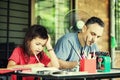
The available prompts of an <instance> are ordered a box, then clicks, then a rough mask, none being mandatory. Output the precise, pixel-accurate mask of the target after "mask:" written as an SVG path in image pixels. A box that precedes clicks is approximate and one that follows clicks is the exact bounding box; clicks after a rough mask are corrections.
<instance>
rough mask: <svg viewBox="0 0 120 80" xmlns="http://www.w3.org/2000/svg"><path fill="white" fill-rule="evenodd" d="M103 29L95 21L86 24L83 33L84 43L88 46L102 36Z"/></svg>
mask: <svg viewBox="0 0 120 80" xmlns="http://www.w3.org/2000/svg"><path fill="white" fill-rule="evenodd" d="M103 29H104V28H103V27H101V26H100V25H98V24H97V23H95V24H90V25H88V26H87V27H86V29H85V31H84V33H83V36H84V41H85V44H86V45H88V46H90V45H92V44H93V43H95V42H96V41H97V39H99V38H100V37H101V36H102V34H103Z"/></svg>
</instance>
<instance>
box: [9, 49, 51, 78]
mask: <svg viewBox="0 0 120 80" xmlns="http://www.w3.org/2000/svg"><path fill="white" fill-rule="evenodd" d="M40 54H42V57H41V59H39V60H40V62H41V63H43V64H44V65H45V66H47V64H48V63H49V62H50V58H49V57H48V56H47V55H46V54H45V53H44V52H41V53H40ZM38 58H40V57H39V56H38ZM9 60H13V61H14V62H16V64H17V65H24V64H33V63H38V61H37V59H36V58H35V56H34V55H33V56H30V58H29V59H28V57H27V56H25V54H24V50H23V49H22V48H21V47H16V48H15V49H14V51H13V53H12V55H11V56H10V58H9ZM12 80H17V79H16V76H15V75H12ZM23 80H34V77H24V78H23Z"/></svg>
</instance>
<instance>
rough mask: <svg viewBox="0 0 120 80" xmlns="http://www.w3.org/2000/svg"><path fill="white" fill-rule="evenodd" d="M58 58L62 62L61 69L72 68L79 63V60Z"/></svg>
mask: <svg viewBox="0 0 120 80" xmlns="http://www.w3.org/2000/svg"><path fill="white" fill-rule="evenodd" d="M58 60H59V64H60V69H71V68H74V67H75V66H76V65H77V64H78V62H77V61H64V60H61V59H58Z"/></svg>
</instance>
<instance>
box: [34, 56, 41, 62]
mask: <svg viewBox="0 0 120 80" xmlns="http://www.w3.org/2000/svg"><path fill="white" fill-rule="evenodd" d="M34 55H35V58H36V59H37V61H38V62H39V63H40V60H39V59H38V57H37V55H36V54H34Z"/></svg>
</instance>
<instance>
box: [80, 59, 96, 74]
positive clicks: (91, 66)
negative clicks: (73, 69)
mask: <svg viewBox="0 0 120 80" xmlns="http://www.w3.org/2000/svg"><path fill="white" fill-rule="evenodd" d="M80 71H86V72H88V73H96V72H97V71H96V59H82V60H80Z"/></svg>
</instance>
